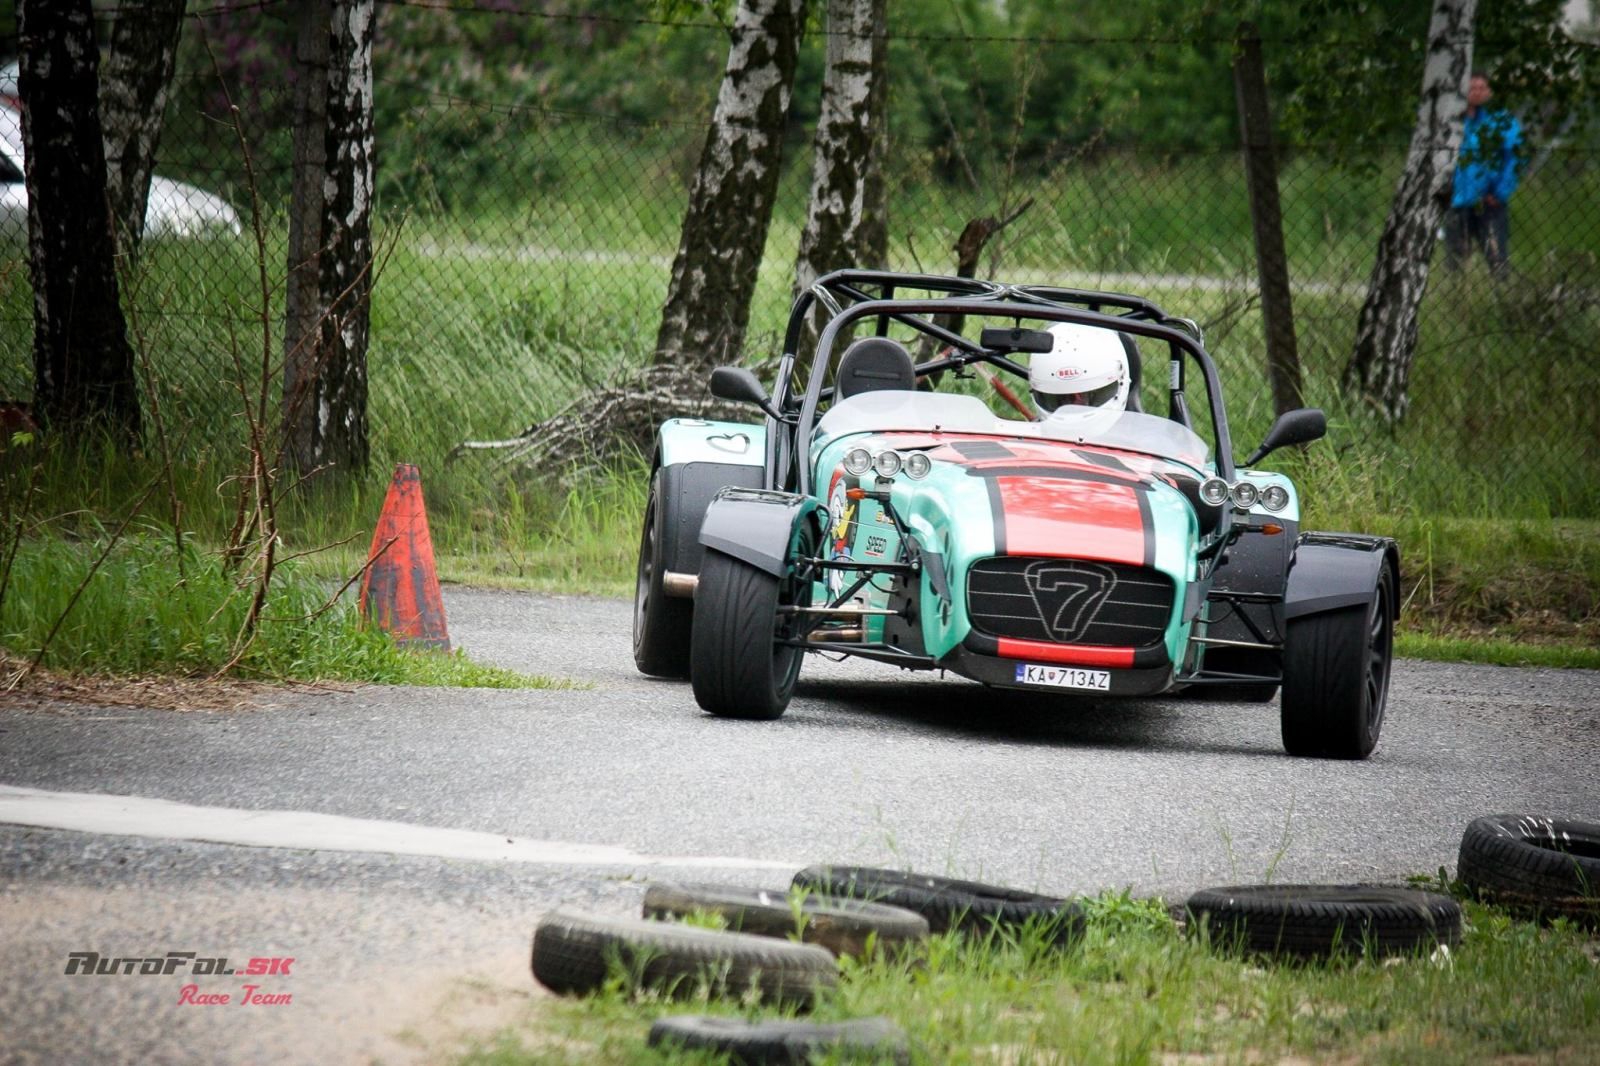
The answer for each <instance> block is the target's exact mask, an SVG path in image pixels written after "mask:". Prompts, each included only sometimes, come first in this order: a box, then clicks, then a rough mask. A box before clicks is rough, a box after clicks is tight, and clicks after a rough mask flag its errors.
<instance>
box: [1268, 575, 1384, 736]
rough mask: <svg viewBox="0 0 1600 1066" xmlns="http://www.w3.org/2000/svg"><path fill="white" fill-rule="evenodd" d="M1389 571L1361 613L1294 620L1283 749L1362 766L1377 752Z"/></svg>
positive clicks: (1286, 663)
mask: <svg viewBox="0 0 1600 1066" xmlns="http://www.w3.org/2000/svg"><path fill="white" fill-rule="evenodd" d="M1394 596H1395V588H1394V571H1393V570H1392V569H1391V568H1390V567H1388V566H1384V567H1383V568H1382V569H1381V570H1380V571H1379V574H1378V583H1377V585H1376V586H1375V587H1374V588H1373V590H1372V596H1371V598H1370V599H1369V600H1368V601H1367V603H1366V605H1365V606H1363V607H1349V608H1345V609H1343V610H1338V611H1328V612H1326V613H1324V614H1314V615H1310V616H1308V617H1305V618H1295V619H1291V620H1290V622H1289V631H1288V634H1287V639H1286V640H1285V641H1284V648H1283V699H1282V702H1281V704H1280V713H1281V722H1282V726H1283V747H1284V750H1285V751H1287V752H1288V753H1289V754H1290V755H1311V756H1320V757H1323V758H1331V759H1365V758H1366V757H1367V756H1368V755H1371V754H1372V749H1373V748H1375V747H1377V744H1378V734H1379V732H1380V731H1381V730H1382V729H1383V712H1384V708H1385V706H1386V705H1387V703H1388V700H1389V671H1390V666H1391V664H1392V662H1393V659H1394V602H1395V600H1394Z"/></svg>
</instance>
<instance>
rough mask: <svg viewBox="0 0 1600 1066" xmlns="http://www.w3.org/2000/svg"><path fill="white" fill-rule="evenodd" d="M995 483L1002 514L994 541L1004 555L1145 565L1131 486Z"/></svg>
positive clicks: (1022, 480) (1044, 480)
mask: <svg viewBox="0 0 1600 1066" xmlns="http://www.w3.org/2000/svg"><path fill="white" fill-rule="evenodd" d="M1043 472H1044V471H1041V473H1043ZM995 481H996V482H997V484H998V486H999V489H1000V493H999V495H1000V499H999V504H1000V508H1001V512H1002V513H1001V514H998V515H996V516H995V524H996V532H997V533H1000V534H1001V535H1000V536H999V537H997V538H996V539H997V540H1000V539H1003V541H1004V549H1005V554H1007V555H1043V556H1059V557H1066V558H1072V559H1097V560H1100V561H1101V562H1107V563H1128V564H1130V565H1132V566H1142V565H1144V561H1145V529H1144V518H1143V516H1142V515H1141V513H1140V510H1139V499H1138V496H1137V495H1136V490H1135V488H1134V487H1133V486H1132V485H1124V484H1117V483H1107V482H1104V481H1080V480H1076V479H1072V478H1052V477H1048V476H1045V477H1039V478H1030V477H999V478H996V479H995Z"/></svg>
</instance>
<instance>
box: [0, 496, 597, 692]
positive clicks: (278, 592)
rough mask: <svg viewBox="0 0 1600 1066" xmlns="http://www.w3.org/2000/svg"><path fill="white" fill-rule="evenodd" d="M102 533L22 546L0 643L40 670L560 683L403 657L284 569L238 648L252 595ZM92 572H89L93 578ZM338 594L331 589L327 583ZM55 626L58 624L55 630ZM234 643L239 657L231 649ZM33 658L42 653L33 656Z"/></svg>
mask: <svg viewBox="0 0 1600 1066" xmlns="http://www.w3.org/2000/svg"><path fill="white" fill-rule="evenodd" d="M107 543H108V538H107V536H106V534H104V533H103V532H101V531H94V532H93V533H92V535H89V536H87V537H85V538H84V539H79V538H78V537H76V536H73V535H56V536H35V537H30V538H28V539H25V540H24V541H23V542H22V543H21V545H20V547H19V549H18V551H17V554H16V558H15V561H14V563H13V564H12V566H11V570H10V574H9V577H8V580H7V583H6V586H5V589H4V599H3V600H0V647H3V648H4V649H5V650H6V652H7V653H9V654H10V655H11V656H12V657H14V658H21V659H24V660H28V661H32V660H33V659H34V658H35V657H39V661H40V665H42V666H44V667H45V668H47V669H52V670H59V671H67V672H71V673H74V674H82V675H94V676H133V675H150V674H167V675H188V676H208V675H211V674H214V673H216V672H217V671H219V670H220V669H222V668H223V667H224V666H225V665H226V664H228V663H229V662H230V660H232V659H233V658H234V657H235V655H236V654H237V655H238V664H237V667H236V669H235V670H233V672H232V675H231V676H237V677H244V678H260V679H268V680H279V679H299V680H339V681H358V682H377V683H384V684H405V685H459V686H471V687H480V688H549V687H566V685H568V684H569V682H564V681H560V680H556V679H551V678H545V677H536V676H530V675H526V674H520V673H517V672H516V671H512V670H505V669H501V668H498V667H493V666H487V665H484V664H482V663H477V662H473V661H472V660H470V659H468V658H467V657H466V656H465V655H463V654H460V653H459V652H458V653H455V654H444V653H439V652H413V651H406V650H402V649H401V648H399V647H397V646H396V645H395V643H394V641H393V640H392V639H390V637H389V636H388V635H387V634H385V633H383V632H380V631H378V630H376V629H371V628H368V627H366V626H364V625H363V624H362V623H361V620H360V619H359V617H358V616H357V614H356V612H355V609H354V606H353V605H352V602H351V600H352V597H351V596H349V595H347V596H345V597H343V598H342V599H341V600H339V601H337V602H334V603H332V604H330V602H329V601H330V596H331V592H332V588H330V586H329V585H328V583H326V582H324V581H319V580H317V579H315V578H314V577H312V576H311V575H310V574H309V573H308V572H307V571H306V570H305V569H304V568H300V567H296V566H295V565H294V564H292V563H291V564H288V565H286V566H284V567H283V568H282V569H281V570H280V571H278V572H277V573H276V574H275V575H274V578H273V582H272V589H271V595H270V596H269V598H268V601H267V604H266V607H265V609H264V611H263V613H262V622H261V624H260V627H259V629H258V631H257V633H256V635H255V637H254V639H251V640H248V641H241V634H242V633H243V627H244V622H245V618H246V612H247V609H248V606H249V602H250V598H251V596H252V594H253V589H252V588H251V587H250V586H249V584H248V575H246V577H245V578H244V579H243V580H241V579H240V578H239V577H237V576H234V575H228V574H225V573H224V572H223V570H222V567H221V565H220V562H219V560H218V559H217V558H216V557H215V556H212V555H208V554H206V553H205V552H202V551H201V550H199V549H198V548H196V547H195V545H194V544H193V543H192V542H186V543H185V544H184V546H183V548H182V549H181V550H180V549H179V548H178V547H177V546H176V544H175V543H174V541H173V539H172V537H171V534H170V533H163V532H162V531H161V530H159V529H155V528H143V529H139V530H137V531H136V532H135V533H134V535H132V536H129V537H126V538H124V539H123V540H121V541H119V542H117V543H116V544H115V545H114V546H112V548H111V550H110V552H109V554H107V555H106V556H105V559H104V562H103V563H102V564H101V565H100V566H99V568H98V569H93V567H94V564H95V561H96V560H97V559H98V558H99V557H100V556H101V555H102V553H103V551H104V549H105V547H106V544H107ZM91 570H93V572H92V575H91ZM333 587H334V588H336V587H337V586H333ZM58 623H59V624H58ZM241 646H242V651H241ZM41 648H42V649H43V654H42V656H40V650H41Z"/></svg>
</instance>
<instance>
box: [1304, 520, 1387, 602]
mask: <svg viewBox="0 0 1600 1066" xmlns="http://www.w3.org/2000/svg"><path fill="white" fill-rule="evenodd" d="M1385 566H1387V567H1391V568H1392V569H1393V571H1394V588H1395V592H1396V596H1395V597H1394V612H1395V614H1396V616H1398V615H1399V613H1400V597H1399V595H1398V593H1399V590H1400V547H1399V545H1397V544H1396V543H1395V542H1394V539H1393V538H1391V537H1371V536H1367V535H1366V534H1363V533H1302V534H1301V535H1300V539H1299V541H1298V542H1297V543H1296V544H1295V549H1294V559H1293V560H1292V561H1291V562H1290V564H1289V583H1288V588H1287V590H1286V591H1285V594H1284V614H1285V616H1287V617H1289V618H1300V617H1303V616H1305V615H1311V614H1322V613H1324V612H1326V611H1338V610H1342V609H1344V608H1346V607H1359V606H1363V605H1365V604H1367V603H1368V602H1370V601H1371V599H1372V590H1373V589H1374V588H1376V587H1377V585H1378V575H1379V574H1380V573H1381V572H1382V570H1383V568H1384V567H1385Z"/></svg>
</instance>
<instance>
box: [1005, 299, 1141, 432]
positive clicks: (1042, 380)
mask: <svg viewBox="0 0 1600 1066" xmlns="http://www.w3.org/2000/svg"><path fill="white" fill-rule="evenodd" d="M1049 333H1050V335H1051V337H1052V338H1054V343H1053V344H1052V345H1051V348H1050V350H1049V351H1048V352H1040V353H1039V354H1038V355H1035V356H1034V357H1033V358H1032V359H1031V360H1030V361H1029V363H1028V387H1029V388H1030V389H1032V390H1033V402H1034V404H1035V405H1036V406H1037V407H1038V409H1039V417H1040V418H1041V419H1046V418H1049V417H1050V416H1051V415H1054V414H1056V413H1058V412H1059V413H1060V414H1062V415H1070V414H1081V413H1084V412H1085V410H1086V409H1088V408H1099V409H1100V410H1103V411H1118V412H1120V411H1122V410H1123V409H1124V408H1125V407H1126V406H1127V402H1128V382H1129V376H1128V356H1127V353H1126V352H1125V351H1124V350H1123V347H1122V339H1121V338H1120V337H1118V336H1117V335H1116V334H1115V333H1114V332H1112V331H1111V330H1109V329H1101V328H1100V327H1098V326H1085V325H1082V324H1081V323H1078V322H1057V323H1056V324H1055V325H1053V326H1051V327H1050V329H1049Z"/></svg>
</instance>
